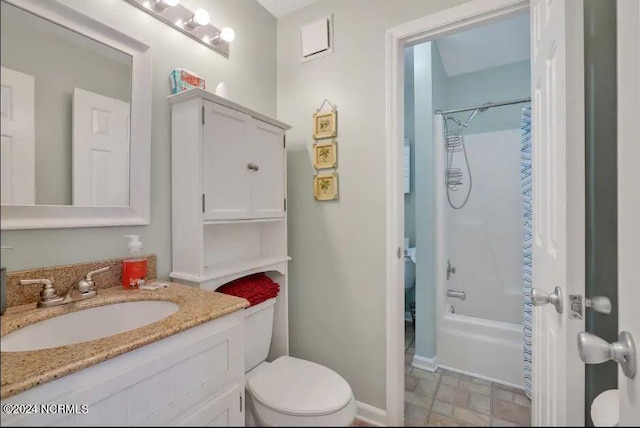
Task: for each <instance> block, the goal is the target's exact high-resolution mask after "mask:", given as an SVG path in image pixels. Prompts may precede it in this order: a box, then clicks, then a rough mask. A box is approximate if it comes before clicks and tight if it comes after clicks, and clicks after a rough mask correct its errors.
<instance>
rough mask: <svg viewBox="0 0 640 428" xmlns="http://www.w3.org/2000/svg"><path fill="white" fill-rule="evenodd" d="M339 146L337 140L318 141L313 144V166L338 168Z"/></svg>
mask: <svg viewBox="0 0 640 428" xmlns="http://www.w3.org/2000/svg"><path fill="white" fill-rule="evenodd" d="M337 166H338V146H337V141H336V140H331V141H326V142H325V141H323V142H318V143H315V144H314V145H313V167H314V168H315V169H327V168H336V167H337Z"/></svg>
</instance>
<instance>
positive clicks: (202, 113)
mask: <svg viewBox="0 0 640 428" xmlns="http://www.w3.org/2000/svg"><path fill="white" fill-rule="evenodd" d="M202 124H203V125H204V106H202Z"/></svg>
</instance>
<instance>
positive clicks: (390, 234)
mask: <svg viewBox="0 0 640 428" xmlns="http://www.w3.org/2000/svg"><path fill="white" fill-rule="evenodd" d="M528 7H529V2H528V0H471V1H469V2H467V3H464V4H462V5H459V6H456V7H452V8H450V9H446V10H443V11H441V12H437V13H434V14H431V15H427V16H424V17H422V18H419V19H416V20H413V21H410V22H407V23H404V24H401V25H398V26H395V27H392V28H389V29H387V31H386V35H385V63H386V65H385V96H386V103H385V105H386V115H385V116H386V120H385V127H386V133H385V147H386V150H385V156H386V159H385V160H386V162H385V172H386V218H387V224H386V242H387V245H386V260H387V266H386V267H387V269H386V270H387V275H386V281H387V287H386V288H387V294H386V297H387V298H386V302H387V303H386V313H387V315H386V324H387V334H386V336H387V353H386V357H387V365H386V369H387V370H386V372H387V373H386V383H387V391H386V405H387V408H386V419H387V425H390V426H399V425H402V424H403V422H404V352H403V351H404V346H403V344H404V298H403V297H404V259H403V258H402V257H399V256H398V254H400V255H401V254H402V246H403V245H404V224H403V223H404V203H403V198H404V190H403V180H402V171H403V159H404V158H403V152H402V150H403V145H404V142H403V140H404V136H403V135H402V133H403V129H404V123H403V120H404V63H403V61H404V47H405V46H410V45H413V44H417V43H420V42H426V41H429V40H433V39H435V38H436V37H438V36H440V35H443V34H445V33H451V32H453V31H456V30H462V29H467V28H470V27H473V26H476V25H478V24H480V23H484V22H489V21H492V20H496V19H500V18H504V17H507V16H510V15H514V14H517V13H524V12H525V11H526V10H528ZM417 328H419V326H417Z"/></svg>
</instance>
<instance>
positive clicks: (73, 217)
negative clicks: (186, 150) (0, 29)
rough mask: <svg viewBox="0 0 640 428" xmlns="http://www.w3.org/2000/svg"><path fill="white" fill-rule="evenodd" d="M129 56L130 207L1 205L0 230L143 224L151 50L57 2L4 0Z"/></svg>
mask: <svg viewBox="0 0 640 428" xmlns="http://www.w3.org/2000/svg"><path fill="white" fill-rule="evenodd" d="M3 1H6V2H7V3H9V4H12V5H14V6H16V7H18V8H20V9H23V10H25V11H27V12H30V13H33V14H34V15H37V16H40V17H42V18H44V19H46V20H48V21H51V22H53V23H54V24H58V25H61V26H63V27H66V28H68V29H70V30H72V31H75V32H76V33H79V34H81V35H84V36H86V37H88V38H90V39H93V40H96V41H98V42H100V43H103V44H105V45H107V46H111V47H113V48H115V49H117V50H119V51H121V52H124V53H125V54H127V55H130V56H131V79H132V81H131V130H130V132H131V148H130V154H131V160H130V165H131V167H130V168H129V183H130V186H129V201H130V203H129V206H118V207H89V206H73V205H2V206H1V207H0V229H2V230H10V229H47V228H67V227H99V226H125V225H147V224H149V222H150V212H151V210H150V201H151V83H152V82H151V79H150V77H149V76H151V75H152V74H151V63H152V61H151V48H150V46H149V45H148V44H147V43H144V42H143V41H141V40H138V39H136V38H134V37H132V36H130V35H128V34H126V33H125V32H123V31H122V30H120V29H117V28H114V27H111V26H109V25H107V24H105V23H103V22H102V21H100V20H99V19H97V18H95V17H92V16H89V15H87V14H85V13H84V12H81V11H79V10H76V9H75V8H73V7H71V6H69V5H67V4H65V3H64V2H62V1H60V0H3Z"/></svg>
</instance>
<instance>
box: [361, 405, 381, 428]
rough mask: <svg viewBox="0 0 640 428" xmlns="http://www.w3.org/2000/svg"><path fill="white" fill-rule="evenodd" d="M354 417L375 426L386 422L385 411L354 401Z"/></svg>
mask: <svg viewBox="0 0 640 428" xmlns="http://www.w3.org/2000/svg"><path fill="white" fill-rule="evenodd" d="M356 419H359V420H361V421H362V422H364V423H366V424H368V425H373V426H377V427H383V426H385V423H386V422H387V412H385V411H384V410H382V409H378V408H377V407H373V406H370V405H369V404H365V403H361V402H360V401H356Z"/></svg>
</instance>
